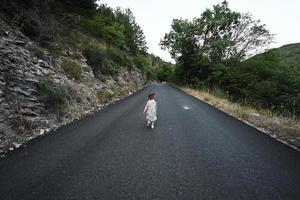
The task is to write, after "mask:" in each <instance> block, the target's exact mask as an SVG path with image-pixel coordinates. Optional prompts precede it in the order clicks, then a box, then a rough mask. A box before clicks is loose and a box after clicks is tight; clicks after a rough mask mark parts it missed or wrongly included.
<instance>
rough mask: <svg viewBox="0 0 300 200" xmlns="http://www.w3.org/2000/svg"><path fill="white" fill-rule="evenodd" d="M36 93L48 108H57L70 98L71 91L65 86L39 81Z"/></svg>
mask: <svg viewBox="0 0 300 200" xmlns="http://www.w3.org/2000/svg"><path fill="white" fill-rule="evenodd" d="M38 92H39V95H40V96H41V98H42V100H43V101H44V102H45V103H46V104H47V105H48V106H50V107H57V106H59V105H62V104H64V103H65V102H66V100H67V99H68V98H70V96H71V90H70V88H68V87H67V86H65V85H54V84H53V83H51V82H50V81H48V80H42V81H40V83H39V85H38Z"/></svg>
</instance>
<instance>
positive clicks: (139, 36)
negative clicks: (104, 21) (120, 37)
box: [116, 8, 148, 54]
mask: <svg viewBox="0 0 300 200" xmlns="http://www.w3.org/2000/svg"><path fill="white" fill-rule="evenodd" d="M116 16H117V20H119V22H120V23H123V24H124V28H125V30H124V34H125V41H126V45H127V46H128V47H129V48H130V50H131V51H132V53H134V54H137V52H138V51H140V52H142V53H146V52H147V50H148V47H147V42H146V38H145V35H144V32H143V30H142V29H141V27H140V26H139V25H138V24H137V22H136V20H135V17H134V15H133V13H132V12H131V10H130V9H126V10H125V11H122V10H121V9H120V8H118V9H117V10H116Z"/></svg>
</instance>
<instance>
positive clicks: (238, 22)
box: [160, 1, 273, 80]
mask: <svg viewBox="0 0 300 200" xmlns="http://www.w3.org/2000/svg"><path fill="white" fill-rule="evenodd" d="M272 39H273V35H272V34H270V32H269V31H268V30H267V29H266V28H265V25H261V24H260V21H259V20H253V19H252V18H251V15H250V14H241V13H238V12H235V11H232V10H230V8H229V7H228V3H227V1H223V2H222V3H221V4H217V5H215V6H213V8H212V9H206V10H205V11H204V12H203V13H202V14H201V16H200V17H199V18H195V19H194V20H193V21H189V20H182V19H174V20H173V22H172V26H171V31H170V32H169V33H167V34H165V36H164V38H163V39H162V40H161V42H160V44H161V46H162V48H163V49H166V50H168V51H169V52H170V54H171V56H172V57H173V58H174V59H175V60H176V61H177V62H178V64H180V66H181V67H183V68H184V70H183V72H184V73H185V74H183V77H184V78H185V79H187V80H191V79H198V78H199V76H201V75H202V76H203V73H204V72H205V73H206V74H205V75H204V78H205V77H206V78H207V76H208V75H209V74H208V72H209V70H207V67H208V65H207V64H208V63H212V64H217V63H223V62H228V61H230V60H242V59H243V58H244V57H245V56H246V55H249V54H250V53H252V52H253V51H254V50H255V49H257V48H260V47H264V46H266V45H267V44H269V43H270V42H272Z"/></svg>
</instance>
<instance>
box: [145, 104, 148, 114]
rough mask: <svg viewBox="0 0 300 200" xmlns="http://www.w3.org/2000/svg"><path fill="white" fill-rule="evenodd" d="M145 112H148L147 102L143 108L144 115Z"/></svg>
mask: <svg viewBox="0 0 300 200" xmlns="http://www.w3.org/2000/svg"><path fill="white" fill-rule="evenodd" d="M147 110H148V102H147V104H146V106H145V108H144V113H145V112H147Z"/></svg>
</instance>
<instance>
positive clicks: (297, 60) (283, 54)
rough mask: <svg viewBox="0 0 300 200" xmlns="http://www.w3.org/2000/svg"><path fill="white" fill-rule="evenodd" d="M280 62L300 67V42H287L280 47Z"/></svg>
mask: <svg viewBox="0 0 300 200" xmlns="http://www.w3.org/2000/svg"><path fill="white" fill-rule="evenodd" d="M278 51H279V55H280V62H281V63H282V64H287V65H290V66H294V67H296V68H298V69H300V43H295V44H287V45H284V46H282V47H280V48H278Z"/></svg>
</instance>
